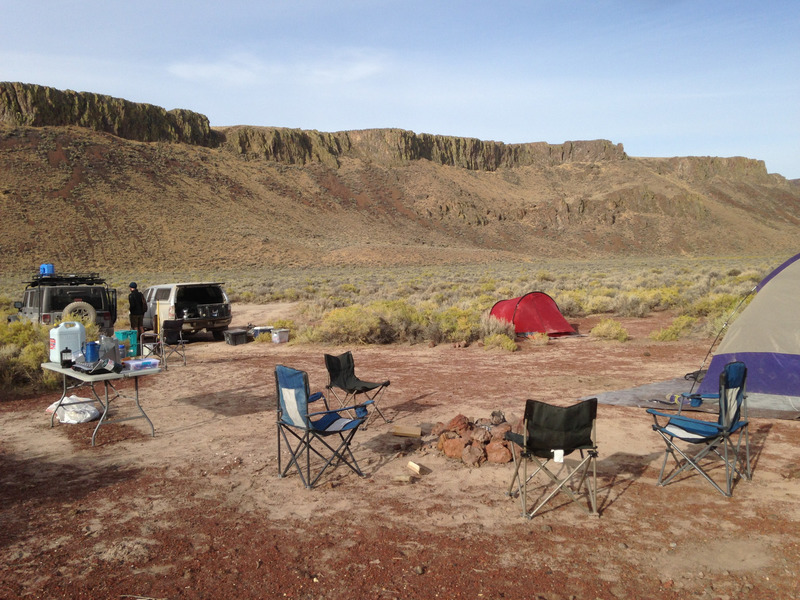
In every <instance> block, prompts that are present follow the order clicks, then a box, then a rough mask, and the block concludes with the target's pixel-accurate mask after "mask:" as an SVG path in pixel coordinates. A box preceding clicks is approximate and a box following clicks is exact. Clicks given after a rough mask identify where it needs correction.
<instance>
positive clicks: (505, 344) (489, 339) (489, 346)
mask: <svg viewBox="0 0 800 600" xmlns="http://www.w3.org/2000/svg"><path fill="white" fill-rule="evenodd" d="M483 347H484V349H485V350H493V349H500V350H506V351H507V352H516V351H517V350H518V349H519V347H518V346H517V342H515V341H514V340H513V339H511V338H510V337H508V336H507V335H505V334H503V333H491V334H489V335H488V336H486V337H485V338H483Z"/></svg>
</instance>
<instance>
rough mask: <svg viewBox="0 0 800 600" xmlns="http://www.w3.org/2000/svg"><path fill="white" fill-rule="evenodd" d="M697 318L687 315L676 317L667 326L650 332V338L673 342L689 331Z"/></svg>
mask: <svg viewBox="0 0 800 600" xmlns="http://www.w3.org/2000/svg"><path fill="white" fill-rule="evenodd" d="M695 323H697V319H696V318H694V317H690V316H688V315H680V316H679V317H676V318H675V319H674V320H673V321H672V323H670V325H669V327H665V328H664V329H659V330H658V331H654V332H652V333H651V334H650V339H652V340H655V341H657V342H675V341H677V340H679V339H681V338H682V337H685V336H686V335H688V334H689V333H691V331H692V328H693V327H694V325H695Z"/></svg>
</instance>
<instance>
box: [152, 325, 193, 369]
mask: <svg viewBox="0 0 800 600" xmlns="http://www.w3.org/2000/svg"><path fill="white" fill-rule="evenodd" d="M141 344H142V356H144V357H147V356H150V355H155V356H158V358H159V359H160V360H161V364H162V365H163V367H164V369H167V368H168V367H167V362H168V360H167V359H169V357H170V356H172V355H173V354H177V355H178V356H179V357H180V358H182V359H183V365H184V366H186V340H185V339H184V338H183V319H167V320H165V321H162V322H161V327H159V330H158V331H157V332H156V331H147V332H145V333H143V334H142V339H141Z"/></svg>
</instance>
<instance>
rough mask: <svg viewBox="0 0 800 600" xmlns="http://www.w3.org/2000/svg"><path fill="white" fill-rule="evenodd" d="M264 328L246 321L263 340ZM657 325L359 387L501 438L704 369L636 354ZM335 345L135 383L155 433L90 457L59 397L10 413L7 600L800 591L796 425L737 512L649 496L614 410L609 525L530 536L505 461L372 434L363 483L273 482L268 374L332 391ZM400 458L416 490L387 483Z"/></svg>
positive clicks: (359, 357) (393, 373)
mask: <svg viewBox="0 0 800 600" xmlns="http://www.w3.org/2000/svg"><path fill="white" fill-rule="evenodd" d="M260 310H267V308H265V307H261V308H256V307H250V308H249V311H250V312H249V313H248V312H247V311H246V310H245V311H243V310H241V309H240V310H239V311H237V314H244V315H245V316H244V317H243V318H245V321H252V322H268V318H269V316H268V315H266V316H264V315H262V318H258V317H259V314H260V313H259V312H258V311H260ZM254 316H255V318H254ZM668 319H669V317H668V315H656V316H654V317H651V318H648V319H632V320H629V321H627V320H626V321H624V325H625V326H626V327H627V328H628V330H629V332H630V333H631V335H632V338H633V339H632V340H631V341H629V342H626V343H612V342H602V341H599V340H596V339H593V338H591V337H573V338H563V339H558V340H554V341H553V342H551V343H550V344H549V345H547V346H536V345H533V344H530V343H528V342H523V343H522V344H521V350H520V351H519V352H515V353H513V354H512V353H504V352H497V351H486V350H484V349H482V348H480V347H477V346H473V347H469V348H453V347H451V346H440V347H435V348H429V347H423V346H399V347H396V346H393V347H368V348H352V350H353V352H354V356H355V358H356V367H357V373H358V374H359V375H361V376H362V378H365V379H377V378H379V377H380V378H389V379H391V381H392V384H391V386H390V388H389V392H388V393H387V395H386V396H385V398H384V400H383V401H382V407H383V409H384V412H386V413H387V416H389V417H390V418H391V419H392V420H393V424H403V425H418V426H420V427H422V430H423V432H424V433H427V432H429V431H430V429H431V428H432V426H433V425H434V424H435V423H437V422H440V421H447V420H449V419H450V418H451V417H454V416H456V415H457V414H459V413H461V414H464V415H466V416H468V417H470V418H480V417H488V416H489V415H490V413H491V412H492V411H493V410H496V409H500V410H503V411H504V412H505V413H506V416H507V417H508V418H509V420H511V419H512V418H515V417H516V416H519V415H521V412H522V406H523V404H524V399H525V398H529V397H532V398H539V399H543V400H546V401H551V402H555V403H561V404H565V403H570V402H572V401H573V400H574V399H575V398H578V397H582V396H586V395H589V394H592V393H595V392H601V391H608V390H614V389H622V388H626V387H631V386H634V385H640V384H645V383H651V382H655V381H660V380H665V379H668V378H671V377H675V376H679V375H682V374H683V373H685V372H688V371H692V370H694V369H696V368H698V367H699V366H700V363H701V361H702V360H703V358H704V356H705V353H706V351H707V349H708V345H709V343H710V341H709V340H695V341H691V342H682V343H656V342H652V341H651V340H649V338H648V337H647V334H648V333H649V331H652V330H654V329H658V328H660V327H663V326H665V324H667V323H668V322H669V320H668ZM592 324H593V322H592V321H591V320H582V321H581V322H580V323H578V325H579V328H580V331H582V332H586V331H588V330H589V329H590V327H591V325H592ZM345 349H346V348H330V347H311V346H294V345H291V344H271V343H266V344H263V343H250V344H244V345H239V346H229V345H226V344H224V343H213V342H211V341H209V340H204V339H201V340H199V341H196V342H194V343H192V344H190V345H189V348H188V364H187V365H186V366H183V365H182V364H177V363H170V366H169V369H168V370H167V371H165V372H162V374H160V375H158V376H153V377H149V378H144V379H143V380H142V389H141V398H142V404H143V406H144V408H145V410H146V411H147V412H148V415H149V416H150V418H151V419H152V420H153V422H154V424H155V428H156V435H155V437H151V436H150V435H149V430H148V429H147V428H146V427H145V426H144V423H143V421H141V420H140V421H131V422H126V423H122V424H113V425H109V426H108V427H104V428H101V429H100V431H99V433H98V437H97V446H95V447H91V446H90V444H89V441H90V438H91V434H92V431H93V429H94V423H87V424H82V425H61V424H56V426H55V427H54V428H52V429H51V428H50V426H49V415H47V414H46V413H45V408H46V407H47V406H48V405H49V404H50V403H52V402H53V401H54V400H55V399H57V398H58V394H53V393H50V394H45V395H42V396H40V397H34V398H25V399H18V400H13V401H5V402H3V403H1V404H0V411H1V412H2V420H3V435H2V441H1V442H0V460H1V461H2V471H1V472H0V473H2V474H1V475H0V480H1V481H2V487H1V488H0V507H2V508H0V560H2V564H3V565H4V568H3V570H2V573H0V597H2V598H164V599H166V598H169V599H177V598H192V599H194V598H229V597H233V596H236V597H238V598H242V599H244V598H275V597H281V598H308V599H317V598H341V599H350V598H386V599H390V598H402V599H414V598H420V599H429V598H541V599H545V600H566V599H578V600H583V599H588V600H592V599H595V598H602V599H607V598H698V599H700V598H702V599H706V598H707V599H729V598H730V599H733V598H748V599H765V600H766V599H769V600H774V599H783V598H798V597H800V584H798V580H800V577H799V574H800V573H799V571H800V569H798V564H800V525H799V524H798V522H799V521H800V503H798V499H800V498H799V496H800V469H798V467H797V465H798V458H799V457H800V445H798V439H800V438H799V437H798V428H800V423H798V422H795V421H780V420H762V419H753V420H752V422H751V427H750V429H751V447H752V451H753V455H754V459H753V464H754V476H753V480H752V481H741V482H739V483H738V485H737V486H736V488H735V491H734V495H733V497H732V498H724V497H723V496H721V495H720V494H719V493H717V492H716V491H715V490H714V489H713V488H712V487H711V486H710V485H708V484H707V483H706V482H705V481H703V480H702V479H701V478H700V477H697V476H695V477H690V478H685V479H683V480H680V481H678V482H676V483H673V484H671V485H669V486H667V487H665V488H660V487H658V486H656V479H657V476H658V470H659V468H660V464H661V457H662V456H663V444H662V443H661V442H660V439H659V438H658V436H657V435H656V434H655V432H653V431H652V430H651V429H650V417H649V416H648V415H647V414H645V413H644V409H643V408H637V407H617V406H609V405H601V406H600V409H599V415H598V437H599V448H600V458H599V461H598V475H599V479H600V481H599V488H600V490H599V502H600V512H601V515H600V517H599V518H597V517H590V516H588V515H587V514H586V513H584V512H583V511H581V510H580V508H579V507H578V506H576V505H574V504H573V505H565V504H564V503H563V501H558V502H556V503H554V504H553V505H552V508H550V509H548V510H547V511H546V512H544V513H543V514H542V515H540V516H537V517H536V518H534V519H533V520H526V519H524V518H522V517H521V516H520V506H519V502H518V500H516V499H512V498H509V497H507V496H506V494H505V490H506V488H507V486H508V482H509V480H510V477H511V465H508V464H507V465H493V464H484V465H482V466H481V467H479V468H469V467H466V466H465V465H464V464H463V463H461V462H460V461H457V460H452V459H448V458H446V457H444V456H442V455H441V454H440V453H438V452H437V451H436V450H435V449H431V448H430V446H429V442H430V441H431V438H430V436H427V435H424V436H423V438H422V439H421V440H417V439H414V438H403V437H397V436H394V435H392V433H391V428H392V426H391V425H387V424H385V423H383V422H382V421H380V420H378V421H376V422H374V423H372V424H371V425H370V426H369V427H368V428H367V429H366V430H363V431H359V432H358V434H357V436H356V443H355V445H354V451H355V454H356V457H357V459H358V460H359V463H360V464H361V467H362V469H363V471H364V473H365V477H364V478H359V477H357V476H356V475H355V474H354V473H352V472H351V471H349V470H347V469H345V468H343V467H340V468H339V469H336V470H334V471H331V472H329V473H327V474H326V475H325V476H323V478H322V481H321V483H320V484H319V485H318V486H317V487H316V488H315V489H313V490H307V489H305V488H303V487H302V485H301V483H300V481H299V478H298V477H297V475H296V474H292V475H290V476H288V477H286V478H279V477H278V476H277V457H276V427H275V418H274V415H275V412H274V410H275V403H276V399H275V391H274V380H273V374H272V372H273V368H274V365H275V364H276V363H282V364H287V365H291V366H294V367H297V368H301V369H304V370H307V371H308V372H309V375H310V378H311V383H312V387H313V388H314V389H322V388H323V387H324V384H325V383H326V382H327V376H326V374H325V369H324V363H323V361H322V354H323V353H324V352H329V353H336V352H340V351H344V350H345ZM123 387H125V388H126V390H127V391H130V384H126V386H123ZM117 404H118V405H119V406H117V407H116V410H117V411H119V413H120V414H122V413H124V412H125V411H126V410H129V409H130V407H129V406H127V405H126V404H125V403H124V402H122V401H120V402H118V403H117ZM112 406H113V405H112ZM410 460H411V461H414V462H416V463H418V464H421V465H423V466H424V468H425V471H424V473H423V475H422V476H421V477H419V478H416V479H415V480H414V481H413V482H412V483H406V484H403V483H398V476H399V475H404V474H406V475H407V474H409V473H410V472H409V470H408V469H407V466H406V465H407V463H408V461H410Z"/></svg>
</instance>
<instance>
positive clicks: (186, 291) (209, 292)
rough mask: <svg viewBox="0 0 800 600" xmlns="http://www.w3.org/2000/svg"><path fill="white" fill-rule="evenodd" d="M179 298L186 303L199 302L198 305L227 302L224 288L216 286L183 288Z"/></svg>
mask: <svg viewBox="0 0 800 600" xmlns="http://www.w3.org/2000/svg"><path fill="white" fill-rule="evenodd" d="M179 297H180V299H181V300H182V301H184V302H197V304H221V303H223V302H225V298H224V297H223V295H222V288H220V287H219V286H216V285H214V286H197V287H186V288H182V289H180V290H179Z"/></svg>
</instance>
